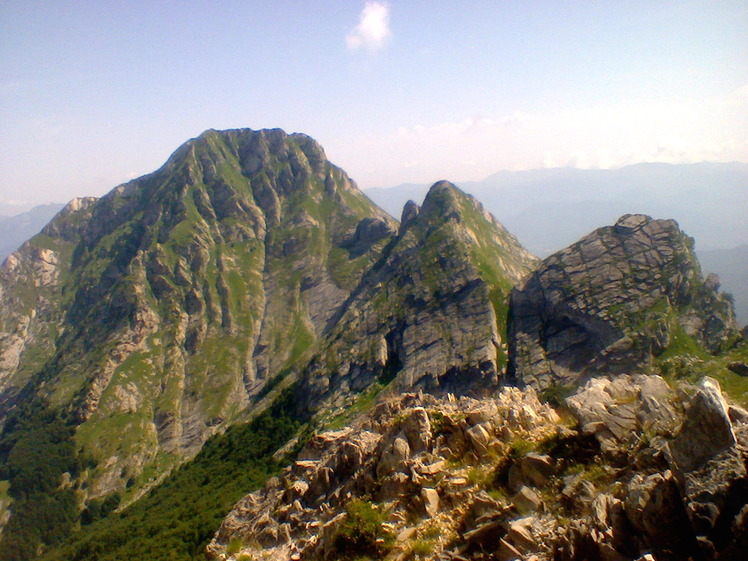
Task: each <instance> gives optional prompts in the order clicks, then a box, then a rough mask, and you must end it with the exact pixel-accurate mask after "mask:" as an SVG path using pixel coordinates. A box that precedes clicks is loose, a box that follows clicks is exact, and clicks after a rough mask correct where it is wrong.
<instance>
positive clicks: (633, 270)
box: [508, 215, 737, 389]
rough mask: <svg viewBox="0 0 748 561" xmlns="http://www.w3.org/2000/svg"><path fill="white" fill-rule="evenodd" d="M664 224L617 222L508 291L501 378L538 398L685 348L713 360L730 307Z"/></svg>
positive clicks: (636, 219)
mask: <svg viewBox="0 0 748 561" xmlns="http://www.w3.org/2000/svg"><path fill="white" fill-rule="evenodd" d="M717 289H718V282H716V281H715V280H714V279H713V278H711V277H710V278H707V279H704V278H703V277H702V275H701V270H700V267H699V264H698V261H697V259H696V257H695V256H694V254H693V240H691V238H689V237H688V236H686V235H685V234H683V232H681V231H680V229H679V228H678V225H677V224H676V223H675V221H673V220H653V219H651V218H649V217H648V216H644V215H626V216H624V217H622V218H621V219H619V220H618V222H617V223H616V224H615V225H614V226H609V227H605V228H600V229H598V230H596V231H595V232H593V233H592V234H590V235H588V236H586V237H585V238H583V239H581V240H580V241H579V242H577V243H576V244H574V245H572V246H570V247H568V248H567V249H565V250H562V251H560V252H558V253H556V254H554V255H552V256H550V257H548V258H547V259H545V260H544V261H543V263H542V264H541V265H540V267H539V268H538V269H537V270H536V271H535V272H534V273H533V274H532V275H530V276H529V277H528V278H527V279H525V280H524V281H523V282H522V284H521V285H520V286H518V287H517V288H516V289H514V290H513V291H512V294H511V299H510V312H509V326H508V330H509V345H510V361H511V362H510V367H509V371H510V375H512V376H513V377H514V378H515V379H516V380H517V381H518V382H519V383H522V384H528V385H531V386H533V387H535V388H538V389H544V388H548V387H550V386H553V385H573V384H575V383H577V382H578V381H580V380H581V381H583V380H584V379H585V378H587V377H590V376H596V375H599V374H605V373H626V372H632V371H636V370H640V369H642V368H646V366H647V365H648V364H649V363H650V361H651V358H652V357H653V356H655V355H658V354H660V353H661V352H663V351H664V350H665V349H666V348H668V347H670V346H671V345H683V344H685V341H686V339H688V340H691V341H694V342H695V344H697V345H700V346H701V347H703V348H705V349H707V350H709V351H712V352H714V351H717V350H719V349H720V348H721V346H722V345H724V344H726V342H727V341H728V340H729V339H730V337H732V336H733V335H735V334H737V330H736V326H735V322H734V316H733V311H732V306H731V305H730V302H729V301H728V300H727V299H726V298H725V297H724V296H723V295H722V294H720V293H719V292H718V290H717Z"/></svg>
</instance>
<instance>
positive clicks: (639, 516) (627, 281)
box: [0, 129, 748, 561]
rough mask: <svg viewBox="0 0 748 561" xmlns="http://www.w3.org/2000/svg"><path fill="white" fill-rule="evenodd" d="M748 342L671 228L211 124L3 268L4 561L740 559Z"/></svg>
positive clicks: (82, 204) (0, 463)
mask: <svg viewBox="0 0 748 561" xmlns="http://www.w3.org/2000/svg"><path fill="white" fill-rule="evenodd" d="M745 372H748V348H747V346H746V343H745V341H744V340H743V336H742V335H741V333H739V332H738V331H737V329H736V327H735V323H734V317H733V311H732V302H731V299H730V297H729V296H728V295H726V294H723V293H721V292H720V291H719V280H718V279H717V278H716V277H714V276H708V277H707V278H704V277H703V276H702V273H701V270H700V267H699V264H698V261H697V259H696V257H695V256H694V253H693V240H691V239H690V238H689V237H688V236H687V235H685V234H684V233H683V232H681V231H680V229H679V228H678V226H677V224H676V223H675V222H674V221H673V220H655V219H652V218H649V217H647V216H643V215H627V216H624V217H622V218H621V219H620V220H619V221H618V222H617V223H616V224H615V225H613V226H608V227H603V228H600V229H598V230H596V231H595V232H593V233H591V234H590V235H588V236H586V237H585V238H583V239H582V240H580V241H579V242H577V243H576V244H573V245H572V246H570V247H569V248H567V249H565V250H563V251H561V252H559V253H557V254H555V255H552V256H550V257H549V258H547V259H545V260H544V261H542V262H539V261H538V260H536V259H535V258H534V257H533V256H532V255H530V254H529V253H528V252H527V251H525V250H524V249H523V248H522V246H521V245H520V243H519V242H518V240H517V239H516V238H515V237H514V236H513V235H512V234H511V233H509V232H508V231H507V230H506V229H505V228H504V227H503V226H502V225H501V224H499V223H498V222H497V221H496V220H495V218H494V217H493V216H491V214H490V213H488V212H487V211H486V210H485V209H484V208H483V206H482V205H481V203H480V202H478V201H477V200H476V199H475V198H473V197H471V196H469V195H466V194H465V193H463V192H462V191H461V190H460V189H459V188H458V187H456V186H455V185H453V184H451V183H449V182H448V181H440V182H438V183H436V184H434V185H433V186H432V187H431V189H430V190H429V192H428V194H427V195H426V197H425V199H424V201H423V203H422V204H421V205H418V204H417V203H415V202H413V201H410V202H408V203H407V204H406V205H405V208H404V209H403V212H402V215H401V219H400V221H399V222H398V221H397V220H395V219H394V218H392V217H390V216H389V215H387V214H386V213H385V212H384V211H382V210H381V209H379V208H378V207H376V206H375V205H374V204H373V203H372V202H371V201H369V200H368V199H367V198H366V196H364V194H363V193H362V192H361V191H359V190H358V188H357V187H356V185H355V183H354V182H353V181H352V180H351V179H350V178H349V177H348V176H347V175H346V173H345V172H344V171H343V170H341V169H339V168H338V167H336V166H335V165H333V164H332V163H330V162H329V161H328V160H327V158H326V156H325V153H324V150H323V149H322V147H321V146H320V145H319V144H318V143H317V142H315V141H314V140H313V139H311V138H309V137H308V136H305V135H302V134H291V135H289V134H286V133H285V132H283V131H281V130H262V131H253V130H250V129H239V130H229V131H214V130H211V131H206V132H205V133H203V134H202V135H200V136H199V137H197V138H194V139H192V140H189V141H188V142H186V143H185V144H184V145H182V146H181V147H180V148H179V149H177V151H176V152H175V153H174V154H173V155H172V156H171V157H170V158H169V160H168V161H167V162H166V163H165V164H164V166H163V167H162V168H160V169H159V170H157V171H155V172H153V173H152V174H149V175H146V176H144V177H141V178H138V179H135V180H133V181H131V182H129V183H127V184H124V185H121V186H118V187H116V188H115V189H113V190H112V191H111V192H110V193H109V194H107V195H106V196H104V197H102V198H100V199H95V198H85V199H78V200H75V201H72V202H71V203H70V204H68V205H67V206H66V207H65V208H64V209H63V210H62V211H61V212H60V213H59V214H58V215H57V216H56V217H55V218H54V219H53V220H52V221H51V222H50V223H49V224H48V225H47V226H46V227H45V228H44V230H43V231H42V233H41V234H39V235H37V236H35V237H34V238H32V239H30V240H29V241H27V242H26V243H25V244H24V245H23V246H22V247H21V248H20V249H19V250H18V251H16V252H15V253H13V254H12V255H10V256H9V257H8V258H7V259H6V260H5V261H4V263H3V264H2V266H1V267H0V561H28V560H32V559H37V558H38V559H43V560H47V561H53V560H62V559H64V560H66V561H71V560H74V561H75V560H80V561H83V560H89V559H96V560H97V561H108V560H118V559H131V558H132V559H150V560H154V561H157V560H167V559H168V560H174V559H179V560H185V561H187V560H192V559H204V556H205V555H206V552H207V555H208V556H209V557H210V558H211V559H215V560H226V561H239V560H242V561H247V560H249V559H254V560H259V559H289V560H294V561H296V560H301V559H308V560H320V561H321V560H332V559H341V560H353V559H389V560H391V561H395V560H402V561H404V560H406V559H407V560H410V559H431V560H454V561H465V560H483V559H507V560H509V559H527V560H530V559H536V560H538V561H540V560H546V559H547V560H550V559H557V560H569V561H571V560H582V559H603V560H606V561H608V560H611V561H618V560H621V561H623V560H631V561H633V560H636V559H643V560H644V559H649V560H651V559H655V560H677V559H688V558H692V559H694V561H707V560H709V561H711V560H717V559H719V560H724V559H740V558H741V557H740V555H741V553H740V552H744V551H745V549H746V542H747V541H748V538H747V536H748V530H746V528H748V526H746V517H747V516H748V506H746V504H748V497H747V496H746V489H748V483H746V481H748V476H747V475H746V459H747V457H746V447H747V446H748V441H746V434H748V432H746V427H748V413H746V411H745V409H744V408H743V407H744V406H745V405H746V404H748V383H746V381H745Z"/></svg>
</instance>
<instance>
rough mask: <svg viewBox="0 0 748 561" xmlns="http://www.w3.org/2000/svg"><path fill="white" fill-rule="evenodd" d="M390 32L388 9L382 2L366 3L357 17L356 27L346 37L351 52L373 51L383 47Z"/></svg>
mask: <svg viewBox="0 0 748 561" xmlns="http://www.w3.org/2000/svg"><path fill="white" fill-rule="evenodd" d="M390 35H391V32H390V7H389V5H388V4H385V3H383V2H367V3H366V5H365V6H364V9H363V10H362V11H361V15H360V16H359V21H358V25H357V26H356V27H354V28H353V29H352V30H351V32H350V33H349V34H348V35H347V36H346V38H345V42H346V45H348V48H349V49H350V50H352V51H357V50H359V49H362V48H365V49H367V50H369V51H375V50H377V49H381V48H382V47H384V45H385V43H386V41H387V38H388V37H389V36H390Z"/></svg>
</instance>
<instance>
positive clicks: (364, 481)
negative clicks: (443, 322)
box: [208, 388, 557, 561]
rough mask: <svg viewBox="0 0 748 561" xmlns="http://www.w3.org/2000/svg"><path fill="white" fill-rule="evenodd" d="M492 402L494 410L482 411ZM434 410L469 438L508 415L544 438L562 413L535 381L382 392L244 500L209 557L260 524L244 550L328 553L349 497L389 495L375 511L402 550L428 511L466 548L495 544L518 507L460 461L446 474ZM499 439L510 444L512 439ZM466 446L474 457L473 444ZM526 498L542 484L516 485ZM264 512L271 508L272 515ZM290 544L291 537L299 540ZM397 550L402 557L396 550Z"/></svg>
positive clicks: (533, 497)
mask: <svg viewBox="0 0 748 561" xmlns="http://www.w3.org/2000/svg"><path fill="white" fill-rule="evenodd" d="M487 411H490V412H491V415H492V416H488V415H486V412H487ZM432 416H435V417H434V418H438V419H440V421H439V426H440V429H441V430H454V431H456V432H458V433H460V434H462V435H463V439H465V440H464V441H463V442H465V443H466V442H467V439H468V437H467V436H465V434H466V433H468V432H469V431H470V430H471V429H472V428H474V427H476V426H478V427H480V428H481V429H483V430H485V431H486V432H488V433H492V434H493V433H495V432H496V430H497V428H498V427H500V426H502V425H504V424H505V423H506V422H507V419H512V422H513V427H514V428H515V430H516V431H517V433H518V434H520V435H523V436H525V437H527V438H533V439H535V438H537V439H541V438H543V437H545V436H546V435H548V434H552V430H555V427H554V423H555V422H556V421H557V417H556V416H555V414H554V413H553V411H552V409H551V408H550V407H549V406H547V405H543V404H541V403H540V402H539V401H538V400H537V396H536V395H535V392H534V391H533V390H532V389H527V390H524V391H521V390H518V389H517V388H506V389H505V391H502V392H501V393H500V394H499V395H498V396H496V397H493V398H484V399H482V400H478V399H472V398H467V397H462V398H460V399H459V400H458V399H455V398H454V397H452V398H449V397H444V398H441V399H438V398H436V397H434V396H432V395H429V394H401V395H398V396H397V397H392V398H389V399H386V400H384V401H383V402H381V403H379V404H378V405H377V406H376V407H374V408H373V409H372V411H371V412H370V413H369V414H368V415H367V416H366V417H364V418H362V419H359V420H358V421H356V422H355V423H354V424H352V425H350V426H348V427H347V428H346V429H343V430H340V431H331V432H329V433H322V434H320V435H316V436H315V437H313V438H312V439H311V440H310V441H309V442H308V443H307V444H306V446H304V448H303V449H302V451H301V452H300V454H299V457H298V459H297V460H296V462H295V463H294V464H293V466H292V467H291V468H289V469H287V470H286V471H284V472H283V474H282V475H281V477H280V478H278V479H277V480H275V481H270V482H268V484H267V485H266V486H265V488H264V489H262V490H260V491H256V492H254V493H252V494H250V495H247V496H246V497H245V498H244V499H242V500H241V501H239V503H237V505H236V506H235V508H234V509H233V510H232V511H231V513H230V514H229V515H228V516H227V518H226V519H225V520H224V523H223V524H222V526H221V529H220V530H219V531H218V532H217V533H216V536H215V538H214V540H213V541H212V542H211V544H210V545H209V547H208V554H209V557H210V558H211V559H222V557H221V556H222V555H225V551H226V548H227V546H228V544H229V542H230V541H231V539H232V537H237V536H238V537H242V539H243V541H244V543H247V544H251V542H252V540H251V538H250V533H251V532H255V531H257V532H262V536H263V543H264V544H266V545H264V546H263V547H261V548H258V547H256V546H252V545H249V546H247V548H245V550H246V553H247V554H252V555H257V556H258V557H259V558H268V559H274V560H277V561H282V560H289V559H291V558H292V557H291V555H298V556H299V559H308V560H312V559H314V560H322V559H325V558H326V556H329V555H332V554H333V551H332V550H333V543H332V542H333V541H334V535H335V531H336V528H337V527H338V525H339V524H340V523H341V521H342V520H343V519H344V518H343V517H344V516H345V515H344V513H343V511H344V510H345V508H346V505H347V504H348V503H349V502H350V501H351V500H353V499H361V498H365V499H366V500H372V501H376V502H379V503H383V504H382V505H380V506H379V510H380V512H386V513H387V517H388V518H387V520H386V521H385V522H384V524H385V525H386V526H387V528H388V529H389V530H390V531H391V533H392V534H393V535H394V536H399V537H398V538H397V539H396V544H398V547H400V548H401V549H402V548H404V549H402V552H401V553H403V554H404V553H406V552H407V551H408V548H407V547H405V546H406V545H407V544H406V543H404V542H407V541H408V540H409V539H413V537H414V536H416V535H420V531H417V530H415V529H414V527H413V524H414V522H413V520H414V518H416V519H419V520H422V522H421V523H420V524H426V523H428V522H429V521H433V523H435V524H437V525H438V527H439V528H441V529H442V530H443V531H445V532H446V531H449V532H453V533H456V532H459V533H460V536H461V537H462V538H463V540H462V543H461V546H460V548H459V551H461V552H462V554H467V552H468V551H473V550H475V551H479V550H487V551H488V550H490V551H497V550H498V549H499V545H500V540H501V539H503V538H504V537H505V536H506V535H507V530H508V529H509V526H510V520H511V518H512V517H515V516H516V510H515V508H514V507H512V506H510V505H509V504H505V503H504V502H501V501H499V500H497V499H496V498H493V497H491V496H489V495H488V494H487V493H486V491H485V490H483V489H481V488H480V487H476V485H475V484H474V483H470V482H468V478H467V477H464V476H463V475H462V474H465V473H466V471H465V470H464V469H457V470H456V471H455V472H454V473H450V472H452V471H453V470H455V468H454V467H451V464H450V462H448V461H447V460H448V459H454V456H453V455H452V451H451V450H450V449H448V448H444V447H443V446H441V444H440V441H439V438H438V437H437V438H432V436H431V434H432V431H433V430H434V423H432V422H431V418H432ZM501 446H502V447H503V448H502V449H504V450H506V449H508V445H507V443H506V442H503V443H501ZM442 454H446V456H445V455H442ZM461 454H462V456H463V457H464V458H473V459H475V455H474V454H472V452H471V451H470V448H469V447H468V445H467V444H466V445H465V446H464V447H463V448H462V449H461ZM485 461H486V462H490V461H492V460H491V459H490V458H486V459H485ZM528 462H529V463H531V464H532V463H539V464H540V465H542V466H546V465H547V463H548V460H547V458H544V457H543V456H539V455H538V456H537V457H535V456H530V457H529V459H528ZM489 468H490V465H489V464H487V465H486V469H489ZM538 469H544V468H538ZM457 474H459V475H457ZM454 475H457V477H455V476H454ZM458 479H459V480H460V484H457V480H458ZM526 504H527V505H529V506H530V508H533V509H535V510H537V509H538V508H540V506H541V503H540V500H539V498H538V496H537V493H535V492H534V491H532V490H531V489H529V488H523V489H522V490H521V491H520V494H519V495H518V496H517V498H516V501H515V507H516V508H517V509H519V508H521V507H520V505H522V507H524V506H525V505H526ZM385 505H386V506H385ZM268 513H272V514H271V515H270V518H271V519H272V523H271V522H270V521H268ZM414 515H415V516H414ZM534 520H535V519H534V518H526V519H524V520H523V521H515V522H514V523H515V524H517V525H518V526H517V528H516V529H515V532H514V534H513V537H508V538H507V540H506V541H507V544H509V545H510V547H519V548H525V549H527V548H529V547H530V544H529V541H528V539H527V537H528V535H529V536H531V537H532V536H533V535H534V530H533V529H532V528H531V527H532V526H533V524H534V522H533V521H534ZM283 525H287V526H283ZM422 527H423V526H422ZM286 529H287V530H288V532H286ZM245 538H246V539H245ZM523 538H524V541H523ZM532 539H533V540H534V538H532ZM520 542H522V543H520ZM440 543H441V542H440ZM445 543H446V542H445ZM289 544H295V545H296V549H293V548H292V547H290V545H289ZM512 544H514V545H512ZM253 547H254V549H253ZM533 547H534V546H533ZM538 547H539V546H538ZM292 550H293V552H292ZM393 555H394V557H393V558H400V557H398V555H400V554H399V553H398V554H395V553H393ZM263 556H264V557H263ZM451 558H456V557H454V556H453V557H451Z"/></svg>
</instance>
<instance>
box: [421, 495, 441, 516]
mask: <svg viewBox="0 0 748 561" xmlns="http://www.w3.org/2000/svg"><path fill="white" fill-rule="evenodd" d="M421 499H422V500H423V509H424V511H425V513H426V516H430V517H431V518H433V517H434V516H436V515H437V514H438V513H439V493H437V491H436V489H429V488H426V487H424V488H423V489H421Z"/></svg>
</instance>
